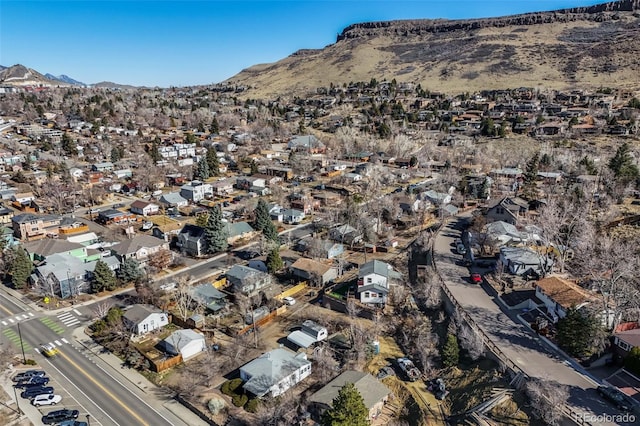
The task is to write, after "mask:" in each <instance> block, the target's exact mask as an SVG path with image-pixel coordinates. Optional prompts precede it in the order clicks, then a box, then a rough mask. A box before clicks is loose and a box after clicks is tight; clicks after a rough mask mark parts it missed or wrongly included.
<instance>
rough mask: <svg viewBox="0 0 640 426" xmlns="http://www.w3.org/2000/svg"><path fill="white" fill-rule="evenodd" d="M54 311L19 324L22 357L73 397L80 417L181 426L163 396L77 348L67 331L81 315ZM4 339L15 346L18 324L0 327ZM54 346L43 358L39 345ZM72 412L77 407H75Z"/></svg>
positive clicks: (109, 422) (98, 421)
mask: <svg viewBox="0 0 640 426" xmlns="http://www.w3.org/2000/svg"><path fill="white" fill-rule="evenodd" d="M72 312H73V311H70V312H68V313H59V314H58V318H55V317H53V316H44V315H41V314H40V316H35V317H33V318H30V319H27V320H24V321H20V331H21V334H22V339H23V344H24V349H25V353H26V355H27V357H28V358H34V359H36V361H37V362H38V363H39V364H40V366H41V367H42V368H43V369H44V370H45V371H47V372H48V373H49V374H50V375H51V377H52V378H53V379H55V381H56V383H58V384H60V386H62V387H63V388H64V389H65V390H66V391H67V392H69V393H70V394H71V395H73V399H75V401H76V402H74V403H73V404H74V405H76V403H77V405H78V406H79V407H80V410H81V417H84V416H85V415H86V414H87V413H89V414H90V415H91V418H92V424H93V420H95V424H100V425H105V426H106V425H122V426H125V425H150V426H155V425H161V426H164V425H167V426H168V425H183V424H185V423H184V422H183V421H181V419H180V418H178V417H176V415H174V414H173V413H172V412H171V411H170V410H168V409H166V408H165V407H164V402H163V398H162V397H165V398H166V395H160V394H158V395H155V394H148V393H147V392H148V390H143V389H139V388H138V387H137V386H134V384H132V382H131V381H129V380H127V379H124V377H123V376H122V375H121V373H120V372H116V371H113V370H112V369H113V368H114V367H113V366H110V365H109V364H108V363H107V362H105V361H104V360H102V358H101V357H100V355H99V353H97V352H96V351H93V350H90V349H89V348H86V347H84V346H82V345H80V344H78V343H77V342H76V341H75V340H74V339H73V337H72V333H71V329H69V328H66V327H65V324H64V323H63V321H64V322H66V323H69V324H72V325H75V322H76V321H77V320H78V319H79V318H80V317H82V316H81V315H78V314H77V313H75V312H73V314H72V315H71V313H72ZM2 334H3V337H4V338H5V339H8V340H11V341H12V342H13V344H14V345H15V346H17V347H18V348H19V347H20V341H19V337H18V331H17V324H16V325H11V326H8V327H3V330H2ZM42 343H54V345H55V346H56V347H57V348H58V350H59V354H58V355H57V356H56V357H54V358H46V357H44V356H43V355H41V354H40V353H39V351H38V348H39V346H40V344H42ZM140 378H141V379H142V377H141V376H140ZM21 402H22V401H21ZM73 408H78V407H76V406H74V407H73Z"/></svg>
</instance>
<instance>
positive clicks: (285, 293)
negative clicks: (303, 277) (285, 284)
mask: <svg viewBox="0 0 640 426" xmlns="http://www.w3.org/2000/svg"><path fill="white" fill-rule="evenodd" d="M305 288H307V282H306V281H302V282H301V283H298V284H296V285H294V286H293V287H291V288H288V289H286V290H285V291H283V292H282V293H280V294H278V295H276V296H275V297H274V299H278V300H282V299H284V298H285V297H287V296H292V295H294V294H296V293H300V292H301V291H303V290H304V289H305Z"/></svg>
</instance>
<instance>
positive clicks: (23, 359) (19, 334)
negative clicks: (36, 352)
mask: <svg viewBox="0 0 640 426" xmlns="http://www.w3.org/2000/svg"><path fill="white" fill-rule="evenodd" d="M18 336H20V349H22V363H23V364H26V363H27V357H26V355H25V354H24V342H23V341H22V332H21V331H20V323H19V322H18Z"/></svg>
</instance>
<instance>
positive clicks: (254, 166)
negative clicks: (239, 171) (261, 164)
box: [249, 160, 258, 175]
mask: <svg viewBox="0 0 640 426" xmlns="http://www.w3.org/2000/svg"><path fill="white" fill-rule="evenodd" d="M249 167H250V169H251V174H252V175H255V174H256V173H258V163H256V160H251V163H249Z"/></svg>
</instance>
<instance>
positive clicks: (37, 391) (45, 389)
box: [20, 386, 53, 399]
mask: <svg viewBox="0 0 640 426" xmlns="http://www.w3.org/2000/svg"><path fill="white" fill-rule="evenodd" d="M51 393H53V388H52V387H51V386H32V387H30V388H27V389H25V390H23V391H22V392H21V393H20V396H21V397H22V398H25V399H30V398H35V397H36V396H38V395H44V394H51Z"/></svg>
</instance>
